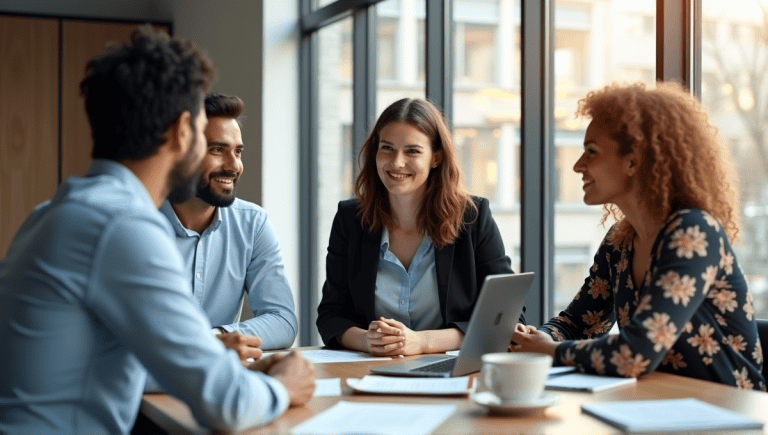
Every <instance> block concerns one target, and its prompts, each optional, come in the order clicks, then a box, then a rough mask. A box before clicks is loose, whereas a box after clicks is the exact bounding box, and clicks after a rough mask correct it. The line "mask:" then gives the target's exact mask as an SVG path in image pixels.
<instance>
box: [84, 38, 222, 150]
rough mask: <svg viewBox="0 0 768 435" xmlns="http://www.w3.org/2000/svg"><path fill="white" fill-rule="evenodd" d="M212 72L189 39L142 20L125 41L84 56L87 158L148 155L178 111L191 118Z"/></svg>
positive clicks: (212, 68) (212, 67)
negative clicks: (88, 131)
mask: <svg viewBox="0 0 768 435" xmlns="http://www.w3.org/2000/svg"><path fill="white" fill-rule="evenodd" d="M213 76H214V66H213V62H212V61H211V59H210V58H208V56H207V55H205V54H204V53H202V52H201V51H200V50H198V49H197V48H195V47H194V46H193V45H192V43H191V42H189V41H186V40H180V39H175V38H170V37H169V36H168V35H166V34H165V33H163V32H160V31H155V30H154V29H152V27H151V26H150V25H148V24H146V25H142V26H139V27H137V28H136V30H134V32H133V34H132V35H131V39H130V40H129V41H127V42H125V43H122V44H110V46H109V47H108V48H107V50H106V51H105V52H103V53H101V54H98V55H96V56H95V57H94V58H92V59H91V60H90V61H89V62H88V65H87V67H86V76H85V79H83V81H82V82H81V83H80V91H81V93H82V95H83V96H84V97H85V110H86V112H87V113H88V121H89V122H90V124H91V135H92V137H93V153H92V156H93V158H94V159H109V160H120V159H143V158H146V157H149V156H151V155H153V154H154V153H155V152H156V151H157V150H158V148H159V147H160V145H161V144H163V143H164V142H165V141H166V137H165V132H166V131H167V130H168V128H169V127H170V126H171V125H172V124H173V123H174V122H175V121H176V120H177V119H178V118H179V116H180V115H181V114H182V113H183V112H185V111H188V112H189V113H190V114H191V115H192V118H191V120H190V122H191V123H193V122H194V119H195V118H196V117H197V114H198V113H199V110H200V106H201V104H202V98H203V95H204V94H205V92H206V91H207V90H208V88H209V87H210V85H211V83H212V82H213ZM192 127H193V128H194V124H193V125H192Z"/></svg>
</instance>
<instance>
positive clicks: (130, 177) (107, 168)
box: [85, 159, 157, 210]
mask: <svg viewBox="0 0 768 435" xmlns="http://www.w3.org/2000/svg"><path fill="white" fill-rule="evenodd" d="M98 175H109V176H112V177H115V178H117V179H118V180H120V181H121V182H122V183H123V185H124V186H125V187H126V188H127V189H128V190H129V191H131V193H132V194H133V196H134V197H136V198H137V199H139V200H140V201H142V202H146V205H147V206H151V207H152V208H153V209H155V210H157V205H155V201H154V200H153V199H152V196H151V195H150V194H149V191H148V190H147V187H146V186H145V185H144V183H142V182H141V180H139V177H137V176H136V174H134V173H133V171H131V170H130V169H128V168H127V167H126V166H125V165H123V164H122V163H120V162H116V161H114V160H105V159H95V160H93V161H92V162H91V164H90V165H89V166H88V170H87V171H85V176H86V177H93V176H98Z"/></svg>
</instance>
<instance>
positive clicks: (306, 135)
mask: <svg viewBox="0 0 768 435" xmlns="http://www.w3.org/2000/svg"><path fill="white" fill-rule="evenodd" d="M310 1H311V0H299V10H300V11H301V13H302V16H303V15H304V14H306V13H308V12H309V11H310V10H311V4H310ZM318 88H319V85H318V64H317V32H308V33H303V34H302V35H301V37H300V47H299V95H305V96H306V98H300V99H299V101H300V102H299V111H300V119H301V122H300V123H299V124H300V126H301V127H300V128H299V130H300V131H299V159H300V163H301V168H302V170H301V171H299V174H300V175H299V188H300V193H299V201H300V204H299V213H300V219H299V221H300V226H301V228H300V234H301V238H300V240H304V243H305V246H304V249H301V250H300V253H299V270H300V276H299V292H300V295H301V306H300V307H299V308H300V312H301V319H302V320H303V321H302V322H300V327H299V343H298V345H299V346H315V345H317V344H318V343H317V341H318V340H317V334H316V332H315V331H316V330H317V328H316V327H315V322H316V320H317V305H318V303H319V302H320V301H319V298H318V293H317V289H318V288H319V287H318V274H319V271H317V270H315V265H316V264H317V261H315V260H316V259H315V255H316V252H317V243H318V241H317V237H318V235H317V231H316V228H315V225H316V223H317V219H316V216H317V213H318V210H317V204H318V201H317V196H318V193H317V186H318V182H317V167H316V164H317V161H318V158H317V156H318V145H317V143H318V142H317V139H318V138H317V132H318V127H319V121H318V104H319V94H318V92H319V91H318Z"/></svg>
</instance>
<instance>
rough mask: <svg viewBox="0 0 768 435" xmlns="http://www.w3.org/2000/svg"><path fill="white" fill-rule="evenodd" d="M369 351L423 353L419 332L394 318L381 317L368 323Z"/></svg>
mask: <svg viewBox="0 0 768 435" xmlns="http://www.w3.org/2000/svg"><path fill="white" fill-rule="evenodd" d="M365 342H366V345H367V347H368V353H370V354H371V355H375V356H394V355H417V354H420V353H422V341H421V336H420V334H419V333H418V332H416V331H412V330H411V329H410V328H408V327H407V326H405V325H404V324H403V323H401V322H398V321H397V320H394V319H386V318H384V317H380V318H379V320H374V321H373V322H371V324H370V325H368V331H367V332H366V335H365Z"/></svg>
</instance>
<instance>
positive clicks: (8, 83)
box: [0, 16, 59, 258]
mask: <svg viewBox="0 0 768 435" xmlns="http://www.w3.org/2000/svg"><path fill="white" fill-rule="evenodd" d="M0 59H2V60H0V102H1V103H0V258H2V257H4V256H5V253H6V251H7V249H8V245H9V244H10V242H11V239H12V237H13V235H14V234H15V233H16V230H17V229H18V227H19V225H20V224H21V223H22V221H23V220H24V218H25V217H26V216H27V215H28V214H29V212H30V211H31V210H32V209H33V208H34V207H35V206H36V205H37V204H39V203H40V202H42V201H45V200H46V199H50V198H51V196H53V193H54V192H55V191H56V186H57V183H58V164H59V163H58V102H59V99H58V59H59V23H58V21H57V20H52V19H37V18H20V17H9V16H0Z"/></svg>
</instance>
